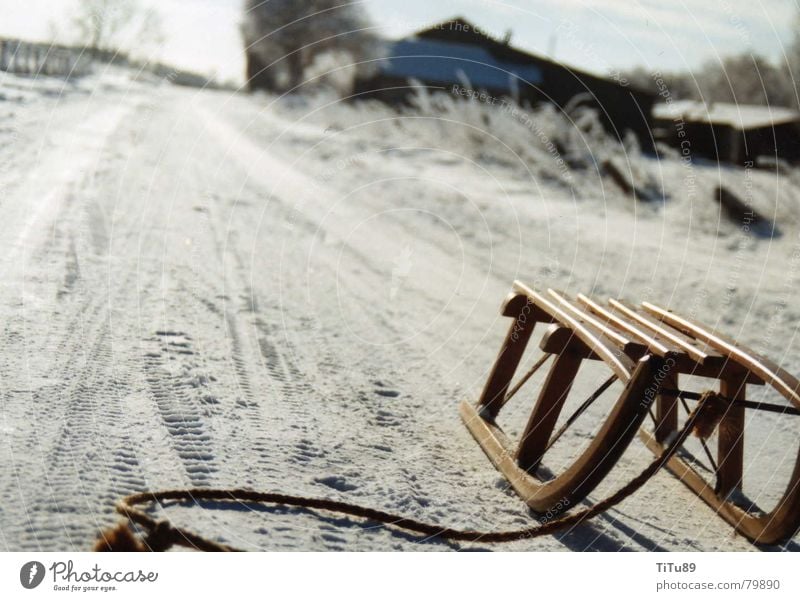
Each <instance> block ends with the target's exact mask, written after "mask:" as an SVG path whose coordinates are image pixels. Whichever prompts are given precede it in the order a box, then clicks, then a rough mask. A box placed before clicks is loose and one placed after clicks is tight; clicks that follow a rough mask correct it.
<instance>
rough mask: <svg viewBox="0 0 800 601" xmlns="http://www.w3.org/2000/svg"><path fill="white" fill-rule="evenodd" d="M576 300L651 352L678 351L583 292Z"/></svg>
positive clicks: (662, 354)
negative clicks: (639, 341)
mask: <svg viewBox="0 0 800 601" xmlns="http://www.w3.org/2000/svg"><path fill="white" fill-rule="evenodd" d="M578 301H579V302H581V303H583V304H584V305H585V306H586V307H587V308H588V309H589V310H590V311H592V312H593V313H595V314H596V315H599V316H600V317H602V318H603V319H606V320H607V322H608V323H610V324H614V325H615V326H616V327H618V328H620V330H622V331H624V332H627V333H629V334H631V335H633V336H635V337H636V338H638V339H639V340H641V341H642V342H644V343H645V344H646V345H647V348H648V349H649V350H650V351H652V352H653V353H655V354H657V355H658V356H660V357H667V356H668V355H670V354H676V353H678V352H680V351H679V350H678V348H677V347H676V346H672V347H670V346H667V345H666V344H663V343H662V342H661V341H659V340H657V339H656V338H654V337H652V336H650V335H649V334H647V333H645V332H644V331H642V329H641V328H638V327H636V326H635V325H634V324H632V323H630V322H627V321H625V320H624V319H622V318H620V317H618V316H617V315H615V314H614V313H612V312H611V311H609V310H608V309H605V308H604V307H602V306H601V305H600V304H598V303H596V302H595V301H593V300H592V299H590V298H589V297H588V296H585V295H583V294H579V295H578Z"/></svg>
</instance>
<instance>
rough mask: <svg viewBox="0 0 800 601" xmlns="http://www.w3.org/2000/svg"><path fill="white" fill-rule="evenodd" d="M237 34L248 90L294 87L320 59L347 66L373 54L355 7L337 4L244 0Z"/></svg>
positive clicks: (373, 41)
mask: <svg viewBox="0 0 800 601" xmlns="http://www.w3.org/2000/svg"><path fill="white" fill-rule="evenodd" d="M242 35H243V38H244V43H245V52H246V55H247V77H248V81H249V83H250V86H251V88H265V89H269V90H272V91H285V90H291V89H294V88H296V87H297V86H298V85H300V83H301V82H302V81H303V76H304V74H305V73H306V70H307V69H308V68H309V67H310V66H311V64H312V63H313V62H314V61H315V60H316V59H317V58H318V57H320V56H321V55H323V54H329V53H332V52H336V53H340V54H344V55H346V56H348V57H349V59H350V61H351V62H355V61H359V60H363V59H364V58H369V57H371V56H373V55H374V53H375V51H376V49H377V38H376V37H375V36H373V35H372V34H371V33H370V32H369V21H368V19H367V17H366V13H365V12H364V10H363V8H362V7H361V5H359V4H347V3H345V2H342V0H246V1H245V17H244V21H243V23H242Z"/></svg>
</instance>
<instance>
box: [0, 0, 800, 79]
mask: <svg viewBox="0 0 800 601" xmlns="http://www.w3.org/2000/svg"><path fill="white" fill-rule="evenodd" d="M141 1H142V2H143V3H145V4H148V5H151V6H154V7H156V8H157V9H158V10H159V11H160V12H161V14H162V17H163V21H164V28H165V30H166V34H167V37H168V41H167V44H166V46H165V47H164V49H163V52H162V58H163V59H164V60H166V61H168V62H172V63H174V64H176V65H178V66H180V67H184V68H190V69H193V70H196V71H201V72H203V73H210V72H214V73H216V74H217V75H219V76H220V77H222V78H231V79H241V73H242V69H243V60H242V52H241V41H240V38H239V32H238V23H239V19H240V14H241V10H240V9H241V5H242V0H141ZM343 1H344V0H343ZM76 2H77V0H25V1H23V0H0V35H5V36H16V37H23V38H31V39H40V40H45V39H46V38H47V36H48V23H49V22H50V21H51V20H52V21H56V22H61V23H63V22H65V21H66V20H67V19H68V15H69V12H70V10H71V8H72V7H74V6H75V3H76ZM364 3H365V4H366V5H367V7H368V9H369V12H370V14H371V16H372V18H373V20H374V22H375V24H376V25H378V26H379V27H380V28H381V30H382V31H383V33H384V34H386V35H389V36H400V35H403V34H406V33H409V32H411V31H414V30H416V29H420V28H422V27H424V26H425V25H428V24H432V23H434V22H437V21H443V20H445V19H448V18H450V17H453V16H457V15H461V16H464V17H466V18H468V19H469V20H471V21H473V22H474V23H475V24H476V25H478V26H480V27H482V28H483V29H485V30H487V31H489V32H490V33H493V34H497V35H502V34H503V33H504V32H505V31H506V30H508V29H511V30H513V32H514V38H513V41H514V44H515V45H517V46H519V47H521V48H523V49H527V50H532V51H536V52H539V53H542V54H548V53H549V50H550V49H551V48H553V47H554V48H555V58H557V59H558V60H561V61H564V62H566V63H569V64H571V65H574V66H577V67H580V68H583V69H587V70H589V71H594V72H597V73H604V72H607V71H608V70H610V69H614V68H618V69H619V68H630V67H633V66H635V65H646V66H648V67H650V68H660V69H663V70H669V69H680V68H692V67H695V66H697V65H698V64H700V63H701V62H703V61H704V60H707V59H709V58H715V57H717V56H723V55H725V54H730V53H733V52H739V51H742V50H752V49H754V50H756V51H758V52H759V53H761V54H764V55H766V56H768V57H769V58H771V59H773V60H779V59H780V58H781V56H782V52H783V47H784V45H785V44H786V43H787V42H788V40H789V39H791V36H792V34H793V31H794V29H795V26H796V23H797V21H796V19H795V16H796V15H797V14H798V13H800V0H700V1H698V0H669V1H668V0H498V1H493V0H364Z"/></svg>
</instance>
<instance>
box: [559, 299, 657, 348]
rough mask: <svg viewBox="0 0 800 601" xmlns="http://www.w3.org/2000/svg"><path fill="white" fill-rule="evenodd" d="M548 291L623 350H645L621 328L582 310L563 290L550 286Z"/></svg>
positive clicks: (571, 311) (576, 315)
mask: <svg viewBox="0 0 800 601" xmlns="http://www.w3.org/2000/svg"><path fill="white" fill-rule="evenodd" d="M547 293H548V294H549V295H550V296H552V297H553V298H554V299H555V300H556V301H557V302H558V303H559V305H561V306H562V307H564V308H566V309H567V311H569V312H570V313H572V314H573V315H574V316H575V317H577V318H578V319H580V320H581V321H584V322H586V323H589V324H591V325H592V326H594V327H595V328H597V329H598V330H600V331H601V332H602V333H603V334H604V335H605V336H607V337H608V338H609V339H610V340H611V341H612V342H615V343H616V344H617V346H619V348H620V349H621V350H622V351H624V352H626V353H628V354H632V353H636V352H639V351H641V352H643V351H644V349H645V347H643V346H642V345H641V344H637V343H636V342H634V341H632V340H630V339H629V338H628V337H626V336H625V335H624V334H622V333H621V332H620V331H619V330H615V329H613V328H611V327H609V326H608V325H606V324H604V323H603V322H601V321H600V320H598V319H595V318H594V317H592V316H591V315H590V314H588V313H586V312H585V311H582V310H581V309H580V308H578V307H577V306H576V305H574V304H573V303H571V302H570V301H569V300H568V299H567V297H566V295H565V294H564V293H563V292H557V291H555V290H553V289H552V288H548V290H547Z"/></svg>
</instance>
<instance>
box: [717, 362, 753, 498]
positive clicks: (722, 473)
mask: <svg viewBox="0 0 800 601" xmlns="http://www.w3.org/2000/svg"><path fill="white" fill-rule="evenodd" d="M746 388H747V383H746V380H745V378H744V377H742V378H732V379H724V380H722V381H721V383H720V394H721V395H722V396H724V397H725V398H727V399H730V400H735V401H738V400H744V398H745V390H746ZM717 453H718V463H719V470H718V472H717V494H719V495H721V496H722V497H726V496H727V495H728V494H730V492H731V491H733V490H734V489H737V488H741V486H742V472H743V471H744V407H741V406H734V405H731V406H730V407H728V409H727V410H726V412H725V417H723V418H722V421H721V422H720V425H719V444H718V447H717Z"/></svg>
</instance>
